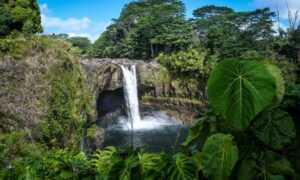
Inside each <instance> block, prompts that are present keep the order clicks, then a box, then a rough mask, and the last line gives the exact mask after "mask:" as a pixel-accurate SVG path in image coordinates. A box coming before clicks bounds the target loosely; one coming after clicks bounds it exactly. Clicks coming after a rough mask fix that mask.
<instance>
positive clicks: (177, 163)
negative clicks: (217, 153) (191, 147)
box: [165, 153, 198, 180]
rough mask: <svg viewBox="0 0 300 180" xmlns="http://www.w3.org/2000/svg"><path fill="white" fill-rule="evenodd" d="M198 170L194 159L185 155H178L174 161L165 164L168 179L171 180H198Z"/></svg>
mask: <svg viewBox="0 0 300 180" xmlns="http://www.w3.org/2000/svg"><path fill="white" fill-rule="evenodd" d="M197 169H198V167H197V166H196V163H195V162H194V161H193V159H192V158H190V157H188V156H186V155H185V154H183V153H177V154H176V155H175V156H174V158H173V159H172V160H167V162H166V163H165V173H166V177H167V179H170V180H173V179H176V180H188V179H197V178H196V177H197V176H196V175H197Z"/></svg>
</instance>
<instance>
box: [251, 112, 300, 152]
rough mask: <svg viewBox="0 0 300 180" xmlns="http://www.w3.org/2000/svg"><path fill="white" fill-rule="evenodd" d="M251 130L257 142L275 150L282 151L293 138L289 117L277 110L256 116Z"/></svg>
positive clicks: (293, 131) (291, 123)
mask: <svg viewBox="0 0 300 180" xmlns="http://www.w3.org/2000/svg"><path fill="white" fill-rule="evenodd" d="M253 128H254V133H255V135H256V136H257V138H258V139H259V140H261V141H262V142H263V143H265V144H266V145H267V146H270V147H272V148H274V149H276V150H278V149H283V148H284V147H285V145H288V144H290V143H291V140H292V138H293V137H295V127H294V122H293V120H292V118H291V116H290V115H289V114H288V113H286V112H284V111H282V110H279V109H276V110H270V111H265V112H263V113H262V114H261V115H259V116H257V117H256V118H255V120H254V123H253Z"/></svg>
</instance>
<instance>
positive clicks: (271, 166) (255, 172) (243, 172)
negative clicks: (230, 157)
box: [237, 151, 295, 180]
mask: <svg viewBox="0 0 300 180" xmlns="http://www.w3.org/2000/svg"><path fill="white" fill-rule="evenodd" d="M294 173H295V172H294V170H293V168H292V167H291V164H290V162H289V161H288V160H286V159H285V158H284V157H282V156H280V155H279V154H276V153H274V152H272V151H266V152H264V153H261V154H259V155H258V154H254V155H253V157H252V158H250V159H245V160H244V161H243V162H242V165H241V167H240V168H239V171H238V174H237V178H238V179H241V180H242V179H243V180H250V179H263V180H267V179H271V180H273V179H274V180H275V179H287V178H293V177H294Z"/></svg>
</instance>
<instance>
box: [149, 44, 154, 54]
mask: <svg viewBox="0 0 300 180" xmlns="http://www.w3.org/2000/svg"><path fill="white" fill-rule="evenodd" d="M150 47H151V58H154V50H153V44H152V43H150Z"/></svg>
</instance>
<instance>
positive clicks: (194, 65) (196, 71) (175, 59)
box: [157, 48, 215, 79]
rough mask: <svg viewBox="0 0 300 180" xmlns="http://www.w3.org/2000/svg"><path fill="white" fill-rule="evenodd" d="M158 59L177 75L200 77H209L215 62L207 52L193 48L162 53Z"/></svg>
mask: <svg viewBox="0 0 300 180" xmlns="http://www.w3.org/2000/svg"><path fill="white" fill-rule="evenodd" d="M157 60H158V61H159V62H160V63H161V64H162V65H163V66H165V67H166V68H167V69H168V71H169V72H170V73H172V75H173V76H175V77H178V76H180V77H181V78H198V79H199V78H205V77H207V76H208V75H209V73H210V71H211V69H212V68H213V65H214V63H215V61H214V58H213V57H210V56H208V55H207V53H205V52H200V51H198V50H196V49H192V48H189V49H188V51H186V52H184V51H179V52H177V53H173V54H160V55H159V56H158V58H157Z"/></svg>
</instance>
